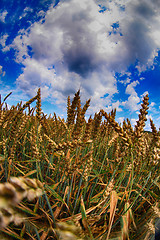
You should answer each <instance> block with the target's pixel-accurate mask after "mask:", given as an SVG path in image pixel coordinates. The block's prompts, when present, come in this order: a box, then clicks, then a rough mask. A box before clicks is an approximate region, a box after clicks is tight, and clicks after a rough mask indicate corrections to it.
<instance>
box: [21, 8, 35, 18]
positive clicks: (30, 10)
mask: <svg viewBox="0 0 160 240" xmlns="http://www.w3.org/2000/svg"><path fill="white" fill-rule="evenodd" d="M30 12H33V9H32V8H30V7H26V8H25V9H24V10H23V13H22V15H21V16H20V17H19V19H22V18H24V17H25V16H26V15H27V14H28V13H30Z"/></svg>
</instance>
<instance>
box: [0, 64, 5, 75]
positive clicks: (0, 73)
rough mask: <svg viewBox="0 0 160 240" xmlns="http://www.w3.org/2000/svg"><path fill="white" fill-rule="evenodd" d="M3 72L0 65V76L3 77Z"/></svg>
mask: <svg viewBox="0 0 160 240" xmlns="http://www.w3.org/2000/svg"><path fill="white" fill-rule="evenodd" d="M5 74H6V73H5V71H3V67H2V66H1V65H0V76H2V77H4V76H5Z"/></svg>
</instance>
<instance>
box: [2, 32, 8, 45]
mask: <svg viewBox="0 0 160 240" xmlns="http://www.w3.org/2000/svg"><path fill="white" fill-rule="evenodd" d="M8 36H9V35H8V34H7V33H5V34H3V35H2V36H1V37H0V44H1V46H2V47H3V48H5V47H6V40H7V38H8Z"/></svg>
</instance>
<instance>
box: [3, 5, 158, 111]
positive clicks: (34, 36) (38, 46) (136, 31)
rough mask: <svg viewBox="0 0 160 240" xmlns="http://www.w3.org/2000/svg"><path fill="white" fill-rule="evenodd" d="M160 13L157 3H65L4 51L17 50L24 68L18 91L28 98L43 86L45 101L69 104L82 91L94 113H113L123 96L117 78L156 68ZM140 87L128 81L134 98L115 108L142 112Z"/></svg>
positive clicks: (84, 98)
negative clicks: (120, 74)
mask: <svg viewBox="0 0 160 240" xmlns="http://www.w3.org/2000/svg"><path fill="white" fill-rule="evenodd" d="M159 9H160V4H159V1H156V0H154V1H152V2H151V1H150V0H141V1H140V0H135V1H134V2H133V1H127V0H123V1H121V2H120V1H118V0H115V1H104V0H99V1H95V0H90V1H87V0H81V1H77V0H69V1H60V3H59V4H58V5H57V6H56V7H55V8H53V6H51V7H50V8H49V10H48V11H47V12H46V15H45V17H44V18H43V20H41V21H39V22H35V23H34V24H32V25H31V26H30V27H29V28H28V29H27V30H21V31H20V32H19V34H18V36H17V37H16V38H15V39H14V41H13V43H12V44H11V45H9V46H5V47H4V49H3V51H7V50H9V49H10V48H14V49H15V51H16V61H17V62H18V63H22V64H23V65H24V68H23V73H22V74H21V75H20V76H19V77H18V79H17V85H18V87H19V88H20V89H22V90H24V91H26V92H27V93H28V94H30V95H34V94H35V91H36V89H37V87H38V86H40V87H42V90H44V93H43V96H44V97H46V98H47V97H52V99H55V101H56V103H58V104H63V102H64V101H65V100H66V97H67V96H68V95H70V94H73V93H74V92H75V91H77V90H78V89H79V88H80V89H81V92H82V99H83V100H84V101H85V100H86V99H88V98H89V97H92V105H91V108H90V109H91V110H94V111H97V110H98V109H100V108H106V109H109V108H110V106H111V101H112V99H113V96H114V94H116V93H118V89H117V82H116V78H115V73H116V72H126V71H127V69H128V67H129V66H130V65H131V64H135V63H136V62H138V66H137V69H138V71H144V70H145V69H146V68H147V67H149V66H151V65H152V64H153V60H154V57H155V56H156V54H157V49H158V48H159V47H160V42H159V41H158V39H157V31H158V34H160V30H158V29H159V27H158V26H159V24H160V18H159V14H158V10H159ZM102 10H103V11H102ZM27 11H28V10H27ZM128 76H129V75H128ZM137 84H139V82H138V81H134V82H131V79H130V78H129V77H128V79H127V80H126V81H124V85H125V86H126V94H128V95H129V97H128V100H127V101H125V102H122V103H120V102H119V101H117V102H116V103H114V104H115V106H117V107H118V108H119V111H120V110H121V108H120V106H121V105H122V106H125V107H127V108H129V109H131V110H132V111H135V110H137V109H138V106H139V105H138V103H139V101H140V98H139V97H138V94H137V93H136V91H135V87H136V86H137Z"/></svg>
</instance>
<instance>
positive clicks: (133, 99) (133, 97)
mask: <svg viewBox="0 0 160 240" xmlns="http://www.w3.org/2000/svg"><path fill="white" fill-rule="evenodd" d="M138 84H139V81H138V80H136V81H133V82H132V83H130V84H128V85H127V87H126V94H129V95H130V96H129V97H128V100H127V101H125V102H122V105H123V106H125V107H126V108H128V109H129V110H130V111H132V112H134V111H136V110H138V109H139V107H140V105H139V104H138V103H139V102H140V98H139V97H138V95H137V92H136V91H135V87H136V86H137V85H138Z"/></svg>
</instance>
